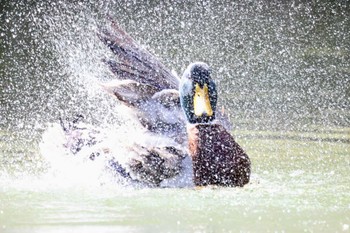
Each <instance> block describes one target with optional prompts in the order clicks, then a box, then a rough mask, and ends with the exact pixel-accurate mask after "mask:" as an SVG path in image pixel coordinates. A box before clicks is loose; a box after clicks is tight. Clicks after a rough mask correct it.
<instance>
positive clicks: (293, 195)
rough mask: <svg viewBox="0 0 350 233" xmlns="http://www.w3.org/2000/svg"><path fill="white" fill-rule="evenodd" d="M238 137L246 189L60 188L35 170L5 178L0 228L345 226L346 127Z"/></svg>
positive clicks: (349, 199) (348, 188) (349, 203)
mask: <svg viewBox="0 0 350 233" xmlns="http://www.w3.org/2000/svg"><path fill="white" fill-rule="evenodd" d="M236 135H237V136H236V137H237V138H238V141H239V143H240V144H241V145H242V146H243V147H244V148H245V149H246V151H247V153H248V154H249V155H250V157H251V160H252V164H253V175H252V180H251V183H250V184H248V185H247V186H245V187H244V188H217V187H209V188H201V189H197V188H185V189H177V188H174V189H172V188H171V189H170V188H163V189H135V188H130V187H120V186H117V185H116V186H113V185H101V186H94V185H92V186H89V185H71V186H65V185H63V186H62V184H55V183H54V182H55V181H52V182H53V183H51V180H48V179H44V178H40V176H36V177H35V178H30V177H28V176H25V177H23V178H22V179H21V178H16V179H13V178H9V177H6V178H4V177H2V178H3V179H2V181H1V183H2V186H1V187H0V229H1V230H0V232H5V233H7V232H239V231H242V232H349V231H350V228H349V226H350V195H349V193H350V176H349V168H350V156H349V155H350V144H349V142H348V141H349V139H350V136H349V135H350V129H348V128H345V129H344V128H342V129H333V130H330V131H324V132H311V133H310V132H309V133H305V132H304V133H300V132H289V133H286V132H258V131H238V132H236ZM1 156H2V157H4V156H6V155H4V154H1Z"/></svg>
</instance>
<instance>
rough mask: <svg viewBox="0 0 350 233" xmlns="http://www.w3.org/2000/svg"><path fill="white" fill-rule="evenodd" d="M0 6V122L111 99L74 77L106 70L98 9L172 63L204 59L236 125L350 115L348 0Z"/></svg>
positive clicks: (20, 123)
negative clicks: (98, 37)
mask: <svg viewBox="0 0 350 233" xmlns="http://www.w3.org/2000/svg"><path fill="white" fill-rule="evenodd" d="M0 10H1V11H0V18H1V24H0V25H1V27H0V29H1V32H0V41H1V44H0V52H1V53H0V76H1V80H0V88H1V89H0V104H1V109H0V114H1V115H0V116H1V118H0V125H1V127H2V128H8V127H10V129H17V128H18V129H26V128H28V129H29V130H30V131H32V130H31V129H33V126H37V125H41V124H43V123H45V122H47V121H53V120H54V121H56V120H57V118H58V117H59V116H61V115H64V116H65V115H70V114H73V113H74V112H79V111H84V112H88V114H87V115H88V118H89V119H91V120H92V121H94V122H97V123H98V122H99V121H102V120H101V112H105V111H107V110H108V109H109V107H110V105H113V103H111V102H109V101H107V102H106V103H105V104H102V105H103V106H102V107H101V106H99V107H97V105H96V103H97V101H96V100H100V99H101V98H102V99H103V98H105V97H104V96H99V95H98V94H97V95H91V93H88V92H86V90H85V88H84V87H82V88H80V87H79V85H80V84H81V83H83V82H84V81H82V79H84V77H85V76H89V77H90V78H91V76H93V77H92V79H95V80H103V79H106V77H107V76H108V74H107V73H108V71H107V69H106V68H104V67H102V64H99V63H100V58H102V57H103V56H105V53H106V51H107V50H101V45H99V44H98V41H97V40H96V38H95V37H96V36H95V32H96V28H97V27H98V26H100V25H105V23H106V22H105V16H106V15H108V14H109V15H111V16H112V17H114V18H116V19H117V20H118V21H119V22H120V24H121V25H123V26H124V28H125V29H126V30H127V31H129V32H130V33H131V34H132V35H133V36H134V37H135V38H136V39H137V40H138V41H139V42H140V43H142V44H144V45H146V46H147V48H148V49H150V50H151V51H152V52H153V53H155V54H157V56H159V57H160V59H161V60H162V61H164V63H165V64H166V65H167V66H168V67H170V68H173V69H175V70H177V72H178V73H181V72H182V71H183V70H184V68H185V67H186V66H187V65H188V63H189V62H191V61H196V60H201V61H205V62H208V63H209V64H210V65H211V66H212V67H213V70H214V73H215V75H216V76H217V78H216V79H217V82H218V84H219V88H220V94H221V103H222V104H223V105H225V107H226V109H228V111H229V112H230V113H231V118H232V121H233V122H234V125H235V127H236V128H240V129H288V130H305V129H308V127H310V126H311V125H318V126H322V127H325V126H349V123H350V111H349V110H350V109H349V106H350V96H349V95H350V94H349V93H350V90H349V87H350V77H349V74H350V68H349V60H350V53H349V49H350V36H349V35H350V33H349V31H350V20H349V19H350V6H349V3H348V2H347V1H335V2H329V1H321V0H319V1H313V2H309V1H305V2H304V1H293V2H288V3H280V2H278V1H272V2H271V1H236V2H232V1H196V2H188V1H152V2H142V1H137V2H136V1H115V2H113V1H107V2H105V1H74V2H73V3H72V2H71V1H58V2H56V1H51V2H46V3H43V2H40V1H38V2H30V3H28V2H27V1H16V2H12V1H8V2H6V1H4V2H3V3H2V4H1V8H0ZM72 48H74V50H72ZM81 64H86V66H87V67H89V69H90V70H87V74H86V75H85V76H84V75H82V73H84V72H85V71H86V70H84V71H83V70H79V69H77V67H79V66H80V65H81ZM68 65H70V66H71V67H73V68H67V66H68ZM96 67H97V68H98V69H100V70H99V72H97V73H98V74H95V73H94V70H93V69H94V68H96ZM109 117H111V116H109ZM103 120H106V119H104V118H103ZM39 128H40V127H39Z"/></svg>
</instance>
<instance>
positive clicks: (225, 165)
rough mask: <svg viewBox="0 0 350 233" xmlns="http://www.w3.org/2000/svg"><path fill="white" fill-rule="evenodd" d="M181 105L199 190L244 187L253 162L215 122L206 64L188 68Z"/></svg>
mask: <svg viewBox="0 0 350 233" xmlns="http://www.w3.org/2000/svg"><path fill="white" fill-rule="evenodd" d="M179 89H180V101H181V106H182V109H183V111H184V113H185V115H186V118H187V122H188V123H187V134H188V145H189V155H190V156H191V158H192V163H193V176H194V177H193V179H194V183H195V185H197V186H205V185H220V186H243V185H245V184H247V183H248V182H249V178H250V160H249V157H248V156H247V154H246V153H245V152H244V151H243V149H242V148H241V147H240V146H239V145H238V143H237V142H236V141H235V140H234V138H233V137H232V136H231V135H230V133H229V132H228V131H227V130H226V129H225V128H224V127H223V126H222V125H221V124H220V123H219V122H216V121H215V114H216V102H217V91H216V85H215V82H214V81H213V79H212V78H211V72H210V69H209V67H208V65H207V64H205V63H193V64H190V65H189V66H188V68H187V69H186V71H185V72H184V74H183V76H182V79H181V82H180V88H179Z"/></svg>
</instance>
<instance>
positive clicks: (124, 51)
mask: <svg viewBox="0 0 350 233" xmlns="http://www.w3.org/2000/svg"><path fill="white" fill-rule="evenodd" d="M110 21H111V25H110V27H109V28H104V29H102V30H100V32H99V33H98V34H97V35H98V37H99V38H100V40H101V41H102V42H103V43H104V44H105V45H107V46H108V47H109V48H110V49H111V51H112V52H113V53H114V54H115V56H116V58H117V61H116V60H104V62H105V63H106V64H107V65H108V66H109V67H110V69H111V71H112V72H113V73H114V74H115V75H116V76H117V77H118V79H129V80H134V81H136V82H137V83H140V84H145V85H150V86H152V87H153V88H155V89H156V90H157V91H161V90H163V89H176V90H177V89H178V85H179V80H178V78H177V77H175V76H174V75H173V74H172V73H171V72H170V71H169V70H168V69H167V68H166V67H165V66H164V65H163V64H162V63H161V62H160V61H159V60H158V59H157V58H156V57H155V56H153V55H152V54H151V53H149V52H148V51H147V50H145V49H143V48H142V47H141V46H140V45H139V44H138V43H137V42H136V41H135V40H134V39H133V38H132V37H131V36H130V35H128V34H127V33H126V32H125V31H124V30H123V29H122V28H121V27H120V26H119V25H118V24H117V23H116V22H115V21H113V20H110Z"/></svg>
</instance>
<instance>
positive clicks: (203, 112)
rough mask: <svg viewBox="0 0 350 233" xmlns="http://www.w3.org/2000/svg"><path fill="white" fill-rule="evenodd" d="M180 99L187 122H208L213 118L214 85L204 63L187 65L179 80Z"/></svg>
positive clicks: (215, 100)
mask: <svg viewBox="0 0 350 233" xmlns="http://www.w3.org/2000/svg"><path fill="white" fill-rule="evenodd" d="M180 101H181V107H182V109H183V110H184V112H185V115H186V117H187V120H188V122H189V123H191V124H196V123H210V122H211V121H213V120H214V119H215V110H216V102H217V92H216V85H215V83H214V81H213V80H212V78H211V70H210V68H209V66H208V65H207V64H206V63H203V62H196V63H192V64H190V65H189V66H188V67H187V69H186V70H185V72H184V74H183V76H182V79H181V82H180Z"/></svg>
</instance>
